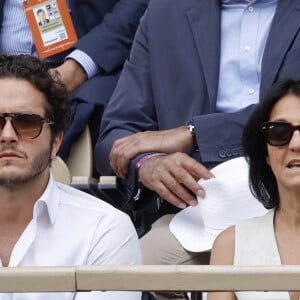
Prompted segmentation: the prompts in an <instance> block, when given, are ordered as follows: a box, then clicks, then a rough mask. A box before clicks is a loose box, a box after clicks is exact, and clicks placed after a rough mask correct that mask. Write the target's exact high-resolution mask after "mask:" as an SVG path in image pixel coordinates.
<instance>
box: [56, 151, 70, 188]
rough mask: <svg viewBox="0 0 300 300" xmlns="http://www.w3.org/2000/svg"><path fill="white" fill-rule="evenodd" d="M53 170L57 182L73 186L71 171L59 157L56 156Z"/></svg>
mask: <svg viewBox="0 0 300 300" xmlns="http://www.w3.org/2000/svg"><path fill="white" fill-rule="evenodd" d="M51 170H52V174H53V177H54V179H55V180H57V181H58V182H61V183H64V184H68V185H69V184H71V173H70V170H69V168H68V166H67V165H66V163H65V162H64V161H63V160H62V159H61V158H60V157H59V156H56V157H55V159H53V160H52V163H51Z"/></svg>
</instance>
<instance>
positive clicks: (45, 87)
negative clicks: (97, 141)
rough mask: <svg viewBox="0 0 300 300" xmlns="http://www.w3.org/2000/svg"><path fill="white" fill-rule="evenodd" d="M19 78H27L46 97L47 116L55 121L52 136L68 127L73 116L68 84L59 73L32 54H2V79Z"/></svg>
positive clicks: (0, 77) (0, 70)
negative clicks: (63, 81)
mask: <svg viewBox="0 0 300 300" xmlns="http://www.w3.org/2000/svg"><path fill="white" fill-rule="evenodd" d="M4 78H17V79H22V80H26V81H28V82H29V83H31V84H32V85H33V86H34V87H35V88H36V89H38V90H39V91H40V92H41V93H42V94H44V96H45V98H46V107H45V109H46V116H45V117H47V118H50V119H51V120H52V121H54V122H55V124H54V125H52V126H51V132H52V138H53V137H55V136H57V134H58V133H59V132H61V131H64V130H65V129H66V126H67V124H68V122H69V121H70V118H71V108H70V103H69V99H68V92H67V88H66V86H65V85H64V84H63V83H62V82H61V81H60V79H59V74H58V73H54V74H51V72H50V71H49V67H48V65H47V64H46V63H45V62H42V61H41V60H40V59H38V58H36V57H33V56H30V55H4V54H0V80H1V79H4Z"/></svg>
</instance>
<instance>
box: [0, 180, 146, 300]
mask: <svg viewBox="0 0 300 300" xmlns="http://www.w3.org/2000/svg"><path fill="white" fill-rule="evenodd" d="M0 247H1V245H0ZM140 263H141V252H140V246H139V241H138V237H137V234H136V231H135V228H134V226H133V225H132V223H131V221H130V219H129V217H128V216H127V215H126V214H124V213H123V212H121V211H119V210H117V209H115V208H114V207H112V206H111V205H109V204H107V203H105V202H104V201H102V200H100V199H98V198H95V197H93V196H90V195H88V194H86V193H83V192H81V191H79V190H77V189H74V188H72V187H69V186H66V185H63V184H60V183H57V182H55V181H54V179H53V178H52V175H51V176H50V180H49V183H48V186H47V188H46V190H45V192H44V193H43V195H42V196H41V197H40V199H38V201H37V202H36V203H35V205H34V209H33V218H32V220H31V222H30V223H29V224H28V226H27V227H26V228H25V230H24V232H23V233H22V235H21V236H20V238H19V240H18V241H17V243H16V244H15V246H14V248H13V251H12V253H11V257H10V261H9V267H16V266H77V265H124V264H128V265H129V264H140ZM0 264H1V266H2V263H1V261H0ZM140 296H141V294H140V293H139V292H138V293H135V292H109V291H108V292H99V291H94V292H79V293H70V292H64V293H10V294H9V293H8V294H4V293H3V294H0V299H1V300H8V299H12V300H18V299H20V300H21V299H22V300H27V299H28V300H29V299H30V300H38V299H39V300H52V299H53V300H57V299H59V300H67V299H68V300H69V299H76V300H82V299H97V300H104V299H109V300H120V299H122V300H137V299H140V298H141V297H140Z"/></svg>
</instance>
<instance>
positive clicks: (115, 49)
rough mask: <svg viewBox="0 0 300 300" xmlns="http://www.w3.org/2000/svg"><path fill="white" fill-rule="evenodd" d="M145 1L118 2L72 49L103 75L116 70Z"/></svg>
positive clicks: (127, 47)
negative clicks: (77, 50) (93, 64)
mask: <svg viewBox="0 0 300 300" xmlns="http://www.w3.org/2000/svg"><path fill="white" fill-rule="evenodd" d="M148 2H149V0H120V1H117V2H116V4H115V5H114V7H113V10H112V11H111V12H109V13H107V14H106V15H105V16H104V18H103V19H102V22H101V23H100V24H98V25H97V26H95V27H94V28H93V29H92V30H90V31H89V32H88V33H87V34H85V35H84V36H82V37H81V38H80V39H79V40H78V42H77V43H76V44H75V46H74V47H75V48H77V49H79V50H82V51H84V52H85V53H86V54H88V55H89V56H90V57H91V58H92V59H93V61H94V62H95V63H96V64H97V65H98V66H99V67H100V69H102V70H103V71H104V72H105V73H113V72H115V71H116V70H120V69H121V68H122V66H123V64H124V61H125V59H126V58H127V57H128V55H129V51H130V48H131V45H132V41H133V38H134V35H135V32H136V29H137V26H138V24H139V20H140V18H141V16H142V15H143V13H144V11H145V9H146V7H147V4H148Z"/></svg>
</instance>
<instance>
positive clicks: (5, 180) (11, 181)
mask: <svg viewBox="0 0 300 300" xmlns="http://www.w3.org/2000/svg"><path fill="white" fill-rule="evenodd" d="M51 152H52V147H49V148H48V149H46V150H44V151H43V152H41V153H39V155H38V156H36V157H35V158H34V159H33V160H32V162H31V166H30V169H29V170H28V172H26V173H25V174H24V173H22V174H19V175H18V174H16V175H13V176H11V177H7V176H3V175H1V174H0V186H3V187H6V188H8V189H15V188H16V187H18V186H22V185H25V184H28V183H30V182H31V181H33V180H34V179H35V178H36V177H38V176H39V175H40V174H41V173H43V171H45V169H46V168H47V167H48V166H49V164H50V162H51Z"/></svg>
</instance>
